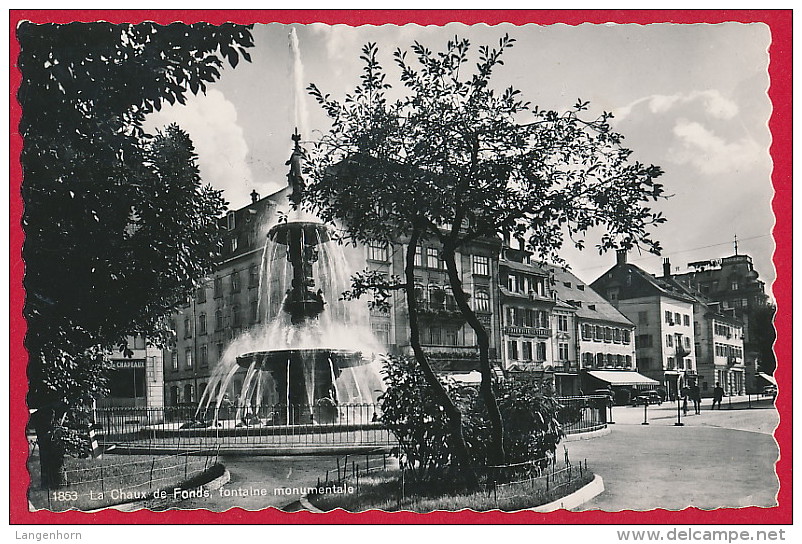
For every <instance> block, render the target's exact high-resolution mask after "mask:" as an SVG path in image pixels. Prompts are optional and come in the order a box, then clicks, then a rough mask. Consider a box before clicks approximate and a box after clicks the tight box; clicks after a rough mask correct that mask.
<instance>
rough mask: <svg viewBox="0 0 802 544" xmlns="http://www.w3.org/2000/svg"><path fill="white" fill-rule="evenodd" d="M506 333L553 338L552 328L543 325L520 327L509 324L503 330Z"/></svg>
mask: <svg viewBox="0 0 802 544" xmlns="http://www.w3.org/2000/svg"><path fill="white" fill-rule="evenodd" d="M502 332H503V333H504V334H514V335H518V336H537V337H539V338H551V329H547V328H543V327H518V326H515V325H507V326H505V327H504V329H503V330H502Z"/></svg>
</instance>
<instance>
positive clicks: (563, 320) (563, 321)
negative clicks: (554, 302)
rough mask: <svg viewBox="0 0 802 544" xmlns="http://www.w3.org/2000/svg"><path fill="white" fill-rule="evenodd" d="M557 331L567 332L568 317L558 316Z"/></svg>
mask: <svg viewBox="0 0 802 544" xmlns="http://www.w3.org/2000/svg"><path fill="white" fill-rule="evenodd" d="M557 330H558V331H560V332H568V316H567V315H558V316H557Z"/></svg>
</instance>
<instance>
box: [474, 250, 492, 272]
mask: <svg viewBox="0 0 802 544" xmlns="http://www.w3.org/2000/svg"><path fill="white" fill-rule="evenodd" d="M473 274H474V276H489V275H490V257H485V256H484V255H474V256H473Z"/></svg>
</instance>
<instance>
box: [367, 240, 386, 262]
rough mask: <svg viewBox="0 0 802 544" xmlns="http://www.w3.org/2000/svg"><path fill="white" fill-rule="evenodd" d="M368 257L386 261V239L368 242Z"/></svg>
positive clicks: (373, 259) (372, 259)
mask: <svg viewBox="0 0 802 544" xmlns="http://www.w3.org/2000/svg"><path fill="white" fill-rule="evenodd" d="M368 259H369V260H371V261H381V262H387V261H388V260H389V259H390V251H389V245H388V243H387V242H386V241H384V242H382V241H375V242H370V243H369V244H368Z"/></svg>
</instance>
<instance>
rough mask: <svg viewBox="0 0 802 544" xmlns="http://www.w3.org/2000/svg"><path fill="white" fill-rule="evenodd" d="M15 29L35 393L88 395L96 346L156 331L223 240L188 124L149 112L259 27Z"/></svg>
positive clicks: (240, 50) (232, 57)
mask: <svg viewBox="0 0 802 544" xmlns="http://www.w3.org/2000/svg"><path fill="white" fill-rule="evenodd" d="M17 37H18V39H19V42H20V56H19V69H20V71H21V73H22V81H21V84H20V88H19V91H18V99H19V102H20V104H21V106H22V119H21V122H20V132H21V134H22V136H23V138H24V146H23V150H22V156H21V162H22V168H23V183H22V194H23V199H24V204H25V211H24V215H23V228H24V230H25V236H26V237H25V243H24V247H23V257H24V259H25V265H26V270H25V280H24V283H25V288H26V293H27V299H26V305H25V317H26V319H27V322H28V334H27V337H26V347H27V348H28V351H29V353H30V356H31V364H30V367H29V378H30V382H31V396H30V398H31V400H32V401H33V399H36V398H47V397H49V396H51V395H55V396H56V397H60V398H64V397H67V396H72V397H80V396H82V395H84V394H86V393H87V392H88V391H89V390H90V389H91V388H92V387H95V386H96V383H94V382H93V379H92V376H94V375H96V374H99V372H95V370H99V368H98V367H97V365H98V364H99V363H97V361H98V357H97V354H96V353H95V352H94V350H96V349H97V347H101V348H107V347H110V346H112V345H114V344H120V345H123V346H124V345H125V337H126V336H127V335H132V334H137V333H141V334H145V335H155V334H157V333H158V332H159V331H160V330H161V328H162V327H161V318H162V316H163V315H164V314H165V313H168V312H169V311H171V309H172V308H174V307H175V306H176V304H178V303H179V302H180V301H182V300H183V299H184V298H185V296H186V294H187V293H188V292H189V290H190V289H191V288H192V287H193V283H194V282H195V281H197V280H198V279H199V278H200V277H202V276H203V275H204V274H205V273H206V272H207V271H208V270H209V269H210V267H211V266H212V264H213V263H214V261H215V258H216V254H217V250H218V246H217V243H218V232H217V225H216V220H215V218H216V217H217V216H219V215H220V214H221V213H222V211H223V209H224V202H223V200H222V198H221V195H220V193H219V192H217V191H214V190H212V189H211V187H209V186H204V185H203V184H202V183H201V180H200V177H199V174H198V168H197V164H196V159H197V157H196V156H195V152H194V149H193V146H192V142H191V141H190V139H189V137H188V135H187V134H186V133H184V132H183V131H181V130H180V129H179V128H178V127H176V126H171V127H168V128H167V129H166V130H165V131H164V132H162V133H159V134H157V135H155V136H153V137H151V136H148V135H146V134H144V131H143V129H142V122H143V121H144V119H145V115H146V114H148V113H150V112H152V111H155V110H158V109H159V108H160V107H161V105H162V104H163V103H164V102H165V101H166V102H169V103H175V102H180V103H184V102H185V100H186V94H187V92H188V91H191V92H193V93H197V92H200V91H205V90H206V85H207V83H210V82H213V81H215V80H216V79H217V78H218V77H219V76H220V69H221V68H222V67H223V64H224V61H226V60H227V61H228V63H229V64H230V65H231V66H236V65H237V63H238V62H239V59H240V58H244V59H246V60H249V58H250V57H249V55H248V53H247V51H246V49H247V48H249V47H251V46H252V45H253V38H252V36H251V33H250V30H249V28H248V27H243V26H239V25H233V24H226V25H221V26H212V25H209V24H205V23H201V24H194V25H185V24H179V23H176V24H172V25H168V26H160V25H156V24H154V23H141V24H136V25H133V24H121V25H112V24H108V23H71V24H66V25H56V24H46V25H36V24H31V23H22V24H20V25H19V27H18V28H17ZM86 350H89V351H88V352H87V351H86ZM101 366H102V365H101ZM89 368H91V369H93V371H92V372H89V373H88V374H87V373H86V372H84V370H86V369H89ZM84 374H87V376H86V380H82V381H81V383H77V382H76V383H73V382H74V381H75V380H76V379H77V378H78V377H80V376H83V375H84ZM37 402H38V401H34V404H35V403H37Z"/></svg>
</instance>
